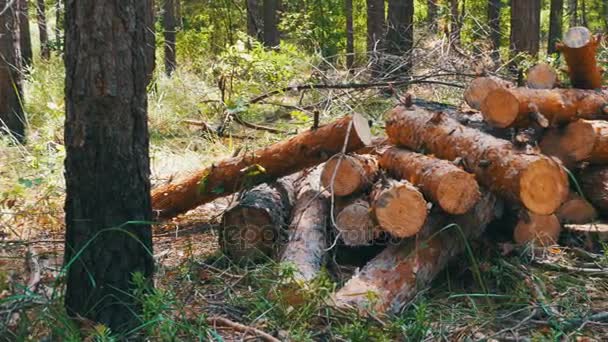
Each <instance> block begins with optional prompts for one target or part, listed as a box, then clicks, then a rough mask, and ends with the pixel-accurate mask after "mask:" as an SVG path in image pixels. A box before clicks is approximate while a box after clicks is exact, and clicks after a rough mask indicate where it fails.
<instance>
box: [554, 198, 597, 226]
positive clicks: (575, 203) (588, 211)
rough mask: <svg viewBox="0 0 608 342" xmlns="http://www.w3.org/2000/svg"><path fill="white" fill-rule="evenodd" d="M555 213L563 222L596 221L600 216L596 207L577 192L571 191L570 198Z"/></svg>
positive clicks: (582, 222) (585, 222)
mask: <svg viewBox="0 0 608 342" xmlns="http://www.w3.org/2000/svg"><path fill="white" fill-rule="evenodd" d="M555 215H556V216H557V218H558V219H559V222H561V223H562V224H587V223H591V222H593V221H595V220H596V219H597V217H598V213H597V210H596V209H595V207H593V205H592V204H591V203H589V201H587V200H586V199H585V198H584V197H582V196H580V195H579V194H577V193H575V192H570V195H569V196H568V199H567V200H566V202H564V204H562V206H561V207H560V208H559V209H558V210H557V212H556V213H555Z"/></svg>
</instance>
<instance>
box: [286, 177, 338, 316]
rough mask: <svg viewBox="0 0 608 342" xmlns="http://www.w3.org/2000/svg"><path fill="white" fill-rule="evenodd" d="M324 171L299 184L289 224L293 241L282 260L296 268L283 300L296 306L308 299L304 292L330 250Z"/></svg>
mask: <svg viewBox="0 0 608 342" xmlns="http://www.w3.org/2000/svg"><path fill="white" fill-rule="evenodd" d="M320 174H321V168H320V167H317V168H315V169H314V170H313V171H312V172H309V174H308V175H307V176H306V178H305V179H304V180H303V181H302V182H301V183H300V184H299V189H298V193H297V196H296V202H295V204H294V207H293V210H292V215H291V222H290V225H289V240H288V241H287V243H286V244H285V248H284V250H283V253H282V255H281V259H280V261H281V262H282V263H287V264H289V265H290V266H291V267H292V268H293V271H294V272H293V274H291V275H290V276H289V278H288V279H286V281H283V282H282V284H281V287H280V288H281V290H282V292H283V298H284V299H285V300H286V301H287V302H288V303H290V304H292V305H296V304H298V303H301V302H302V301H303V300H304V295H303V293H302V291H301V290H304V291H305V290H306V288H307V285H308V284H309V283H310V282H311V281H312V280H314V279H315V278H316V277H317V276H318V275H319V272H320V271H321V266H322V265H323V259H324V257H323V256H324V254H325V249H326V248H327V238H326V234H327V222H328V217H329V198H328V196H327V194H326V193H324V192H323V191H322V189H321V184H320V181H319V180H320Z"/></svg>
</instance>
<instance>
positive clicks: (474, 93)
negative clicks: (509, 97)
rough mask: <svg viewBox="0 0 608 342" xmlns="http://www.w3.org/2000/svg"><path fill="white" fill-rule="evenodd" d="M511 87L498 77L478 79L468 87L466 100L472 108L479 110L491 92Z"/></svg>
mask: <svg viewBox="0 0 608 342" xmlns="http://www.w3.org/2000/svg"><path fill="white" fill-rule="evenodd" d="M510 87H511V84H510V83H509V82H507V81H504V80H502V79H500V78H498V77H478V78H476V79H474V80H473V82H471V83H470V84H469V85H468V87H467V89H466V90H465V92H464V100H465V101H466V103H467V104H468V105H469V106H470V107H471V108H473V109H478V110H479V109H481V105H482V104H483V102H484V101H485V99H486V97H487V96H488V94H489V93H490V92H491V91H493V90H496V89H504V88H510Z"/></svg>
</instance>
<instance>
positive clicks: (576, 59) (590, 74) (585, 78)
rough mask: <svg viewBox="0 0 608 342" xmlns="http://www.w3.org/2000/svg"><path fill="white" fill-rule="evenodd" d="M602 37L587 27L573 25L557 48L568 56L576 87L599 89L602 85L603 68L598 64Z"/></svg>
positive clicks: (569, 70) (572, 80)
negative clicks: (597, 55) (598, 51)
mask: <svg viewBox="0 0 608 342" xmlns="http://www.w3.org/2000/svg"><path fill="white" fill-rule="evenodd" d="M600 41H601V39H600V37H599V36H593V34H592V33H591V31H589V29H587V28H586V27H573V28H571V29H569V30H568V32H566V34H565V35H564V40H563V43H558V44H557V49H558V50H559V51H561V52H562V53H563V54H564V57H566V63H567V64H568V74H569V75H570V81H571V83H572V86H573V87H574V88H581V89H598V88H601V86H602V70H601V68H600V67H599V66H598V64H597V57H596V54H597V48H598V46H599V44H600Z"/></svg>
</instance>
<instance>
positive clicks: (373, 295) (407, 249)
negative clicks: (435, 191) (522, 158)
mask: <svg viewBox="0 0 608 342" xmlns="http://www.w3.org/2000/svg"><path fill="white" fill-rule="evenodd" d="M496 208H497V201H496V199H495V197H494V196H493V195H491V194H490V193H489V192H483V194H482V196H481V199H480V200H479V202H478V203H477V205H476V206H475V207H474V208H473V209H472V210H471V211H469V212H468V213H466V214H464V215H459V216H452V217H449V216H446V215H445V214H442V213H440V212H439V210H437V212H434V213H432V214H431V215H430V216H429V218H428V220H427V222H426V223H425V224H424V228H423V229H422V230H421V231H420V233H419V235H418V236H416V238H411V239H407V240H404V241H403V242H401V243H399V244H393V245H390V246H388V247H387V248H386V249H385V250H384V251H383V252H382V253H380V254H379V255H377V256H376V257H375V258H374V259H372V260H371V261H370V262H369V263H368V264H367V265H365V267H363V269H362V270H361V271H360V272H358V273H357V274H356V275H355V276H354V277H353V278H351V279H350V280H349V281H348V282H347V283H346V284H345V285H344V287H342V288H341V289H340V290H339V291H338V292H336V293H335V294H334V295H333V296H332V302H333V304H334V305H335V306H337V307H340V308H355V309H358V310H359V311H360V312H361V313H363V314H365V313H368V312H373V313H374V314H384V313H389V312H390V313H398V312H399V311H400V310H401V308H402V307H403V305H404V304H406V303H407V302H409V301H410V300H412V299H413V298H414V297H415V296H416V294H418V292H419V291H421V290H424V289H425V288H426V287H428V286H429V284H430V283H431V281H432V280H433V279H434V278H435V277H436V276H437V274H439V272H440V271H441V270H442V269H443V268H444V267H446V265H447V264H448V263H449V262H450V260H452V259H453V258H454V257H456V256H458V255H460V254H461V253H462V252H463V251H464V250H465V248H466V244H467V243H468V240H470V239H475V238H478V237H479V236H480V235H481V234H482V233H483V231H484V230H485V228H486V226H487V225H488V224H489V223H490V222H491V221H492V220H493V219H494V215H495V213H496V212H497V211H498V210H496ZM451 223H454V224H455V225H452V226H451V228H448V229H444V230H442V228H444V227H446V226H447V225H448V224H451ZM440 230H441V232H439V231H440ZM437 232H439V233H437Z"/></svg>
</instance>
